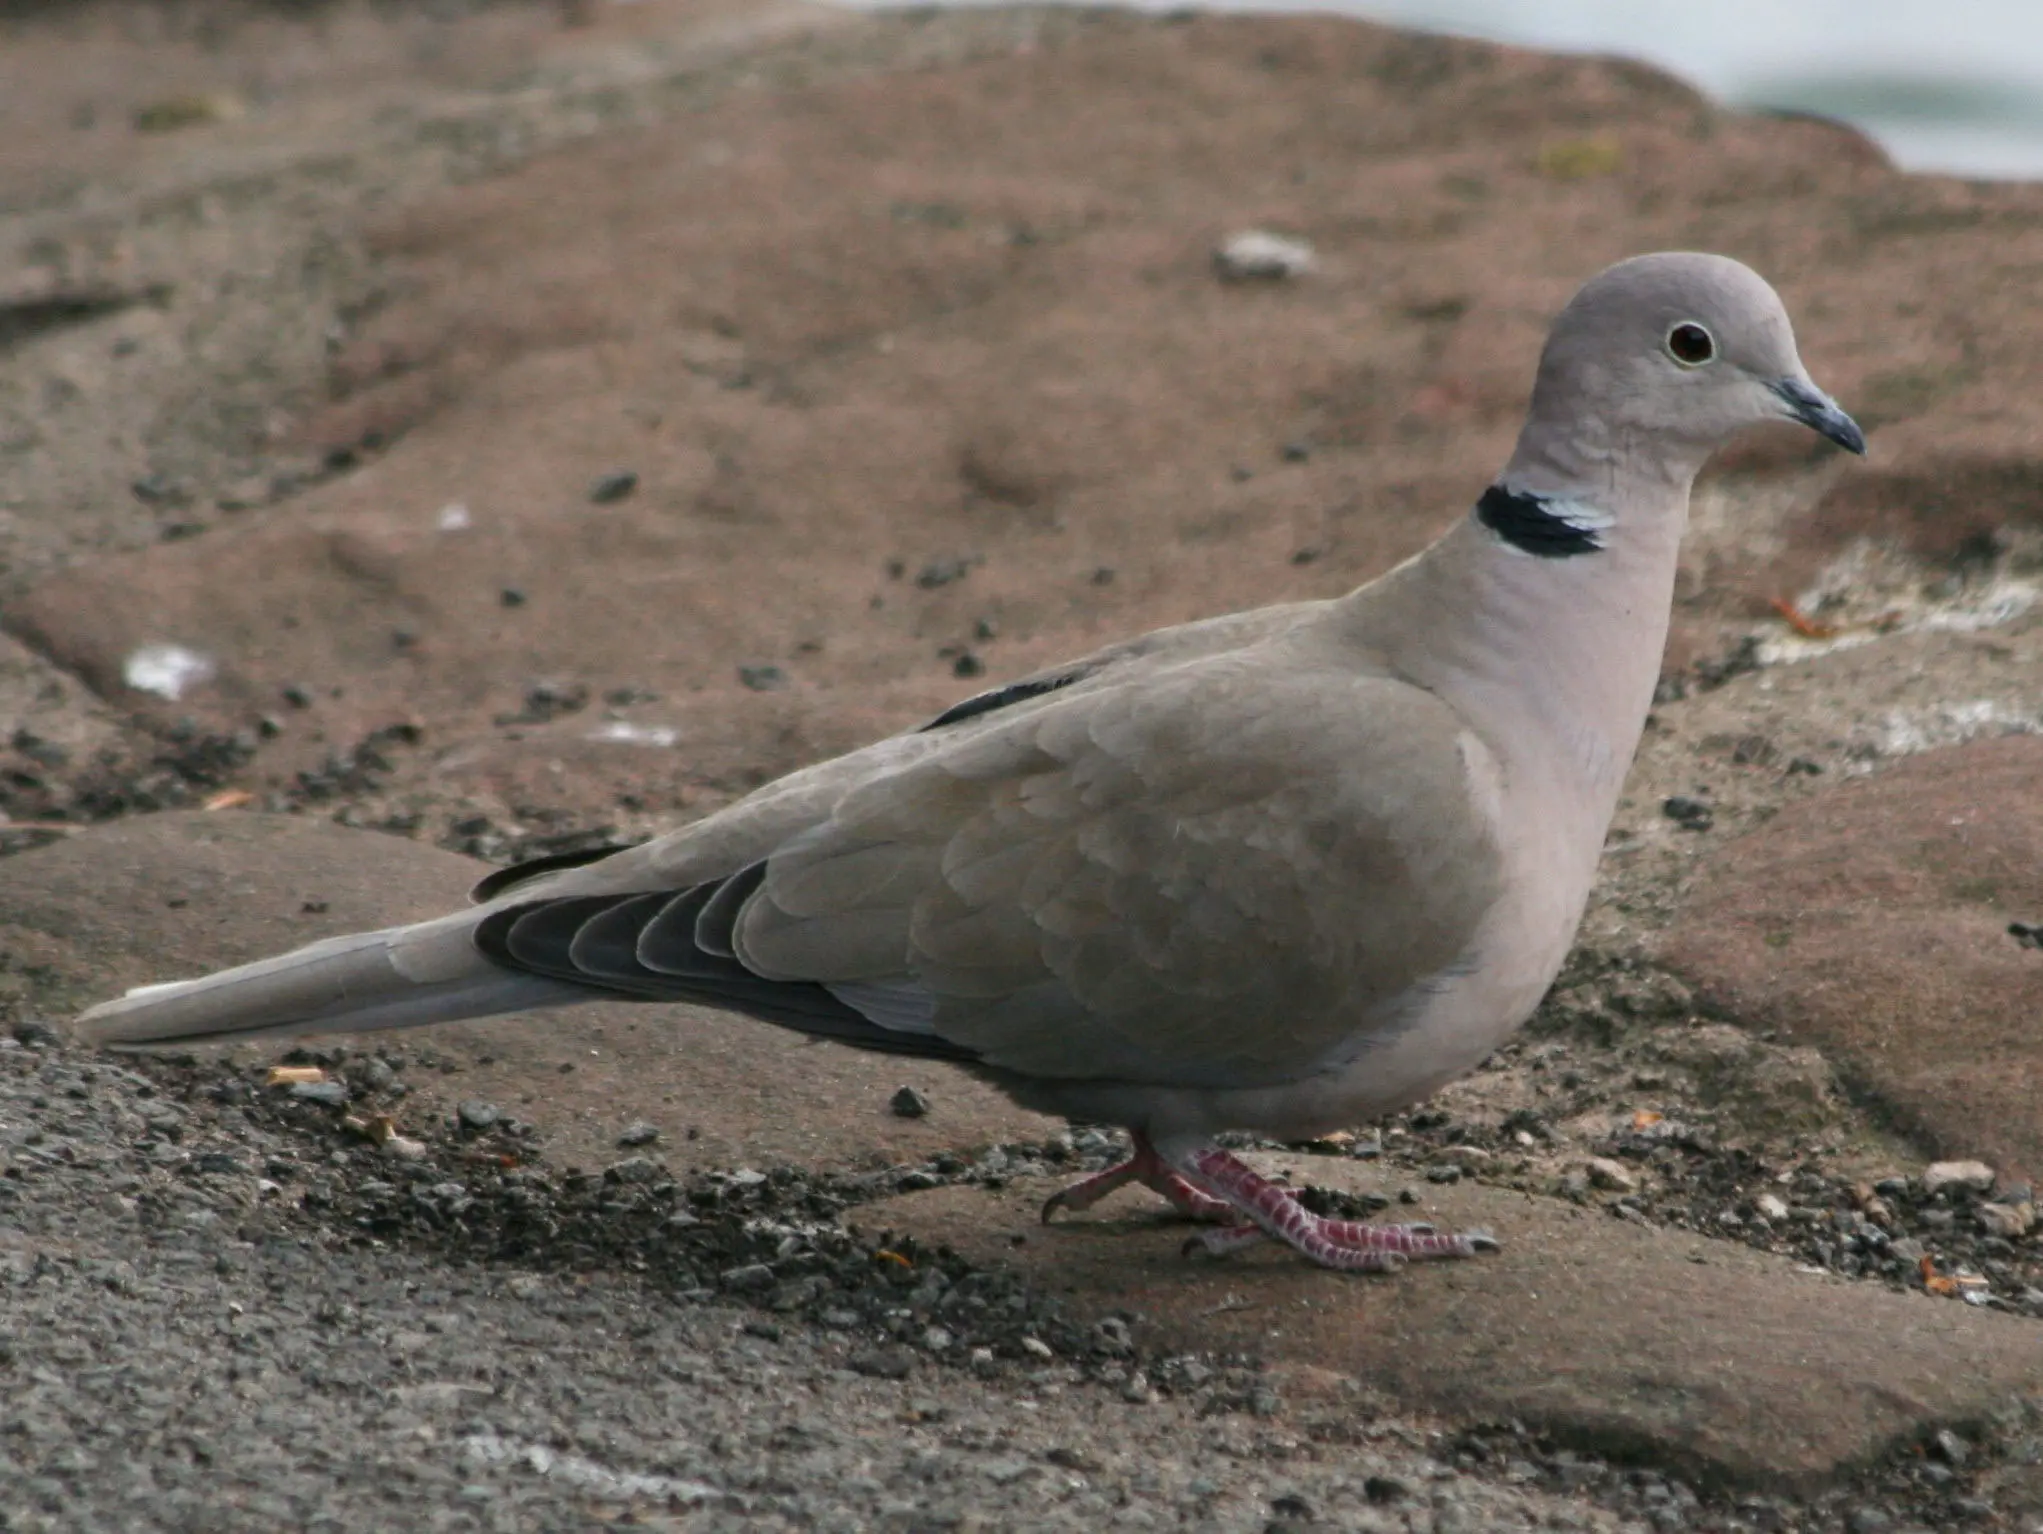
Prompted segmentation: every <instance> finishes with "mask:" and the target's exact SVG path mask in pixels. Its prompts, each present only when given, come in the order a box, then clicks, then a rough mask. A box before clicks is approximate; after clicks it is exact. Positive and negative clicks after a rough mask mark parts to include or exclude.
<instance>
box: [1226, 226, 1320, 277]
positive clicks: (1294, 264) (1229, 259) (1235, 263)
mask: <svg viewBox="0 0 2043 1534" xmlns="http://www.w3.org/2000/svg"><path fill="white" fill-rule="evenodd" d="M1314 264H1315V258H1314V255H1313V250H1312V247H1311V246H1310V245H1308V244H1307V243H1306V242H1305V241H1303V240H1299V239H1292V238H1289V237H1287V236H1285V235H1281V234H1272V233H1271V232H1270V231H1269V230H1267V229H1244V230H1242V231H1241V233H1239V234H1235V235H1230V236H1229V237H1228V238H1227V240H1226V241H1225V242H1224V243H1223V244H1222V245H1221V246H1220V248H1219V249H1218V250H1216V251H1214V252H1213V269H1214V271H1215V272H1217V273H1218V274H1219V275H1220V279H1221V280H1222V281H1223V282H1283V281H1286V280H1289V279H1292V278H1298V277H1303V276H1305V275H1307V274H1308V273H1309V272H1311V271H1312V269H1313V266H1314Z"/></svg>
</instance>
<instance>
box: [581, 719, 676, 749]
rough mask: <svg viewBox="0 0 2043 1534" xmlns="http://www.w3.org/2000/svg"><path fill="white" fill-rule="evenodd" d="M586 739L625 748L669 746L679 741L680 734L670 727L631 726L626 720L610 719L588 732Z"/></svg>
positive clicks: (657, 725)
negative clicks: (612, 743) (612, 742)
mask: <svg viewBox="0 0 2043 1534" xmlns="http://www.w3.org/2000/svg"><path fill="white" fill-rule="evenodd" d="M588 738H589V739H590V740H607V741H615V742H617V743H618V744H619V745H625V746H671V745H674V744H676V743H677V742H678V741H679V740H680V739H681V732H680V731H679V730H677V729H675V728H674V727H673V726H672V725H666V724H633V723H632V722H631V721H630V720H628V719H612V720H609V721H607V722H605V723H603V724H599V725H597V726H596V728H595V729H593V730H591V731H589V735H588Z"/></svg>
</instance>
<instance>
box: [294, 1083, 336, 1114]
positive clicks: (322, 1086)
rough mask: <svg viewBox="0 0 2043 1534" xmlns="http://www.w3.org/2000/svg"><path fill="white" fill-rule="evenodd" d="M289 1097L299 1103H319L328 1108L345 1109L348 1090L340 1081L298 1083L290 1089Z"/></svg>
mask: <svg viewBox="0 0 2043 1534" xmlns="http://www.w3.org/2000/svg"><path fill="white" fill-rule="evenodd" d="M291 1095H292V1096H293V1097H295V1098H297V1099H298V1100H299V1101H300V1102H307V1103H320V1104H323V1105H324V1106H326V1107H328V1108H345V1107H346V1106H347V1102H348V1089H347V1084H346V1083H345V1082H340V1081H300V1082H296V1083H294V1084H293V1085H292V1087H291Z"/></svg>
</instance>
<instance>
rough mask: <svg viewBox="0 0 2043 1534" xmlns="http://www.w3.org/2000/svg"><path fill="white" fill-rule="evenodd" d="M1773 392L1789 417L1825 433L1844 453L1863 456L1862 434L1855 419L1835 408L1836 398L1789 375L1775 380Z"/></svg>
mask: <svg viewBox="0 0 2043 1534" xmlns="http://www.w3.org/2000/svg"><path fill="white" fill-rule="evenodd" d="M1773 392H1774V393H1775V394H1777V395H1779V396H1780V399H1781V403H1782V404H1784V405H1786V406H1787V407H1788V409H1787V413H1788V415H1789V416H1790V417H1792V418H1793V419H1795V420H1797V421H1800V422H1801V423H1802V424H1803V425H1804V426H1806V427H1808V428H1809V430H1811V431H1813V432H1815V433H1816V434H1817V435H1818V436H1819V437H1828V438H1829V439H1830V440H1831V441H1832V442H1835V443H1836V444H1837V445H1838V446H1839V447H1841V448H1843V449H1844V450H1845V451H1846V452H1847V453H1856V454H1858V455H1859V456H1860V457H1861V458H1863V457H1865V455H1866V434H1865V433H1864V432H1863V431H1861V430H1860V429H1859V423H1858V422H1857V421H1854V420H1853V419H1852V418H1851V417H1850V416H1848V415H1846V414H1845V413H1844V412H1843V411H1842V410H1841V409H1839V408H1838V404H1837V401H1836V400H1834V399H1832V398H1831V397H1830V396H1829V395H1827V394H1825V393H1824V392H1823V391H1822V390H1821V389H1816V388H1811V387H1810V386H1809V385H1808V384H1805V383H1803V382H1801V381H1800V380H1799V379H1792V378H1790V379H1783V380H1782V381H1781V382H1779V383H1777V384H1775V385H1774V386H1773Z"/></svg>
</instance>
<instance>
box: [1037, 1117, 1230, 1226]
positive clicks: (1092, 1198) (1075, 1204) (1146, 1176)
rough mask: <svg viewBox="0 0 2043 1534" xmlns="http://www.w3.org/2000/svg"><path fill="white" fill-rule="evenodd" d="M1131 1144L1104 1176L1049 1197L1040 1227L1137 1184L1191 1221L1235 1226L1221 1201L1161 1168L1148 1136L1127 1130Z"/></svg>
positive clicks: (1179, 1176) (1173, 1170)
mask: <svg viewBox="0 0 2043 1534" xmlns="http://www.w3.org/2000/svg"><path fill="white" fill-rule="evenodd" d="M1130 1134H1131V1136H1132V1137H1133V1139H1134V1141H1135V1154H1134V1155H1132V1156H1130V1157H1129V1158H1128V1159H1127V1160H1126V1161H1124V1162H1122V1163H1121V1164H1120V1165H1119V1166H1112V1167H1108V1168H1107V1169H1106V1170H1105V1171H1104V1172H1095V1173H1094V1174H1093V1175H1092V1176H1090V1177H1087V1178H1084V1179H1082V1180H1080V1181H1078V1182H1075V1183H1073V1184H1072V1185H1071V1186H1070V1187H1068V1188H1065V1189H1063V1190H1061V1191H1059V1192H1056V1193H1053V1194H1051V1195H1050V1197H1049V1199H1048V1200H1047V1201H1046V1202H1045V1203H1044V1205H1043V1223H1044V1224H1045V1225H1048V1224H1049V1223H1050V1218H1051V1216H1053V1215H1055V1214H1056V1213H1057V1212H1058V1211H1059V1210H1068V1211H1070V1212H1071V1213H1073V1214H1076V1213H1077V1212H1078V1211H1079V1210H1081V1209H1090V1208H1092V1206H1093V1205H1094V1204H1097V1203H1098V1202H1099V1201H1100V1200H1101V1199H1103V1198H1105V1197H1106V1196H1107V1195H1108V1194H1109V1193H1112V1192H1113V1191H1114V1190H1115V1189H1116V1188H1121V1187H1125V1186H1127V1184H1129V1183H1131V1182H1139V1183H1141V1184H1142V1185H1143V1186H1144V1187H1145V1188H1153V1189H1154V1190H1155V1191H1156V1192H1158V1193H1161V1194H1162V1195H1163V1196H1164V1197H1165V1198H1167V1199H1169V1200H1170V1201H1171V1204H1172V1206H1173V1207H1174V1208H1176V1209H1177V1210H1178V1212H1179V1213H1181V1214H1184V1215H1188V1216H1190V1217H1191V1218H1192V1219H1194V1220H1212V1221H1214V1222H1215V1223H1217V1224H1222V1225H1238V1224H1240V1223H1241V1216H1240V1215H1239V1214H1237V1213H1236V1212H1235V1208H1234V1205H1232V1204H1230V1203H1228V1202H1227V1201H1226V1200H1225V1199H1218V1198H1215V1197H1214V1196H1213V1195H1212V1194H1210V1193H1207V1192H1204V1191H1202V1190H1201V1189H1199V1188H1197V1187H1194V1186H1193V1185H1192V1184H1191V1183H1190V1182H1188V1181H1186V1180H1185V1178H1184V1177H1183V1176H1182V1175H1180V1174H1179V1173H1178V1172H1177V1171H1176V1170H1175V1169H1174V1168H1172V1167H1170V1166H1168V1165H1166V1164H1165V1162H1164V1160H1163V1158H1162V1157H1161V1156H1159V1155H1157V1153H1156V1147H1155V1146H1154V1145H1151V1144H1150V1143H1149V1136H1147V1135H1145V1134H1143V1133H1142V1132H1141V1131H1140V1130H1131V1131H1130Z"/></svg>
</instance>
